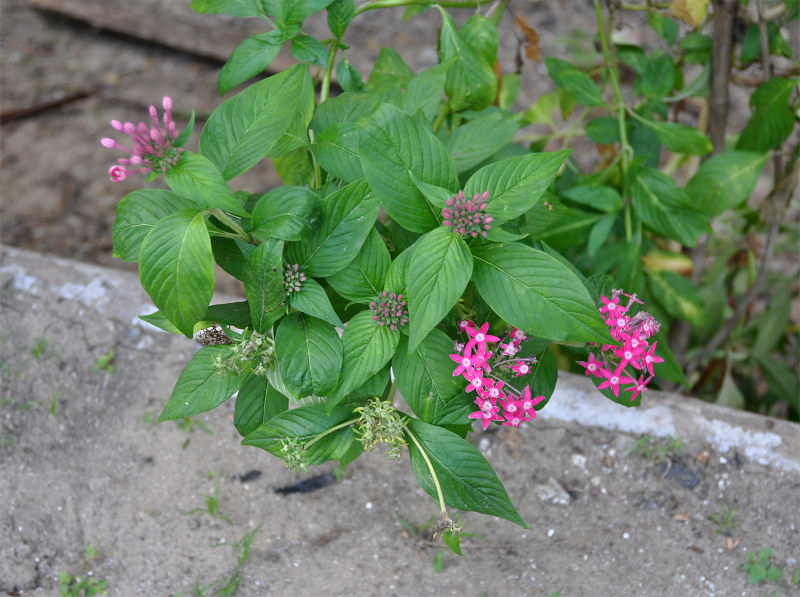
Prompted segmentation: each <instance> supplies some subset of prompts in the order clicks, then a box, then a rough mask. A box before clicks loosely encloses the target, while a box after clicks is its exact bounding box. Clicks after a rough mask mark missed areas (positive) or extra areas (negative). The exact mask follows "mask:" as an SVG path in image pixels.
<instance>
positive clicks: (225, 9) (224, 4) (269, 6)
mask: <svg viewBox="0 0 800 597" xmlns="http://www.w3.org/2000/svg"><path fill="white" fill-rule="evenodd" d="M191 7H192V10H193V11H195V12H200V13H205V14H225V15H230V16H232V17H240V18H246V17H261V18H265V17H271V16H273V15H274V14H275V6H274V4H273V2H272V1H264V0H192V6H191Z"/></svg>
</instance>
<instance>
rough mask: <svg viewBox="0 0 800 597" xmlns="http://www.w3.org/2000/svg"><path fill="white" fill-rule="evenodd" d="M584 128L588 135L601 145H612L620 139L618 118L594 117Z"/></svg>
mask: <svg viewBox="0 0 800 597" xmlns="http://www.w3.org/2000/svg"><path fill="white" fill-rule="evenodd" d="M584 130H585V131H586V136H587V137H589V138H590V139H591V140H592V141H594V142H595V143H599V144H601V145H611V144H612V143H617V142H618V141H619V122H618V121H617V119H616V118H610V117H608V116H601V117H599V118H593V119H592V120H590V121H589V122H587V123H586V126H585V127H584Z"/></svg>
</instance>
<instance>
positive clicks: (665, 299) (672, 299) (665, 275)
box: [647, 270, 706, 327]
mask: <svg viewBox="0 0 800 597" xmlns="http://www.w3.org/2000/svg"><path fill="white" fill-rule="evenodd" d="M647 281H648V282H649V284H650V290H651V291H652V293H653V296H654V297H655V298H656V300H657V301H658V302H659V303H660V304H661V305H662V306H663V307H664V309H665V310H666V311H667V313H669V314H670V315H672V316H673V317H677V318H679V319H683V320H685V321H688V322H689V323H691V324H692V325H695V326H698V327H700V326H703V325H704V324H705V319H706V314H705V310H704V301H703V297H702V295H701V294H700V291H699V290H698V289H697V288H696V287H695V286H694V284H692V283H691V282H690V281H689V280H687V279H686V278H684V277H683V276H680V275H678V274H676V273H674V272H671V271H668V270H662V271H654V270H647Z"/></svg>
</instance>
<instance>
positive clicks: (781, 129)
mask: <svg viewBox="0 0 800 597" xmlns="http://www.w3.org/2000/svg"><path fill="white" fill-rule="evenodd" d="M797 85H798V80H797V79H781V78H778V77H775V78H772V79H769V80H768V81H766V82H764V83H762V84H761V85H759V86H758V89H756V91H755V92H754V93H753V95H752V96H750V108H751V109H752V111H753V115H752V116H751V117H750V120H749V121H748V122H747V126H745V127H744V130H743V131H742V133H741V135H739V142H738V143H737V144H736V149H742V150H748V151H767V150H768V149H774V148H776V147H778V146H780V145H781V144H782V143H783V142H784V141H785V140H786V138H787V137H788V136H789V135H790V134H791V133H792V129H793V128H794V126H795V124H794V122H795V116H794V114H792V109H791V106H790V99H791V96H792V92H793V90H794V89H795V88H796V87H797Z"/></svg>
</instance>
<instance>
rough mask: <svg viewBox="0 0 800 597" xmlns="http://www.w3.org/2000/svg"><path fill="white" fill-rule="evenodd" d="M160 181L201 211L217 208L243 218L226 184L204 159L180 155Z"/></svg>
mask: <svg viewBox="0 0 800 597" xmlns="http://www.w3.org/2000/svg"><path fill="white" fill-rule="evenodd" d="M164 180H165V181H166V182H167V184H168V185H169V188H171V189H172V190H173V191H175V192H176V193H177V194H178V195H180V196H181V197H185V198H186V199H190V200H191V201H192V202H194V204H195V205H196V206H197V207H199V208H201V209H206V208H211V207H217V208H219V209H221V210H222V211H226V212H228V213H231V214H235V215H237V216H246V215H247V212H246V211H245V210H244V208H243V207H242V206H241V204H240V203H239V202H238V201H237V200H236V197H234V196H233V192H232V191H231V189H230V187H228V183H226V182H225V179H224V178H222V175H221V174H220V173H219V171H218V170H217V169H216V167H215V165H214V164H212V163H211V162H210V161H209V160H208V158H206V157H205V156H202V155H200V154H197V153H192V152H191V151H184V152H182V153H181V155H180V157H179V158H178V163H177V164H175V165H174V166H173V167H172V168H170V169H169V170H167V171H166V172H165V173H164Z"/></svg>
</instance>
